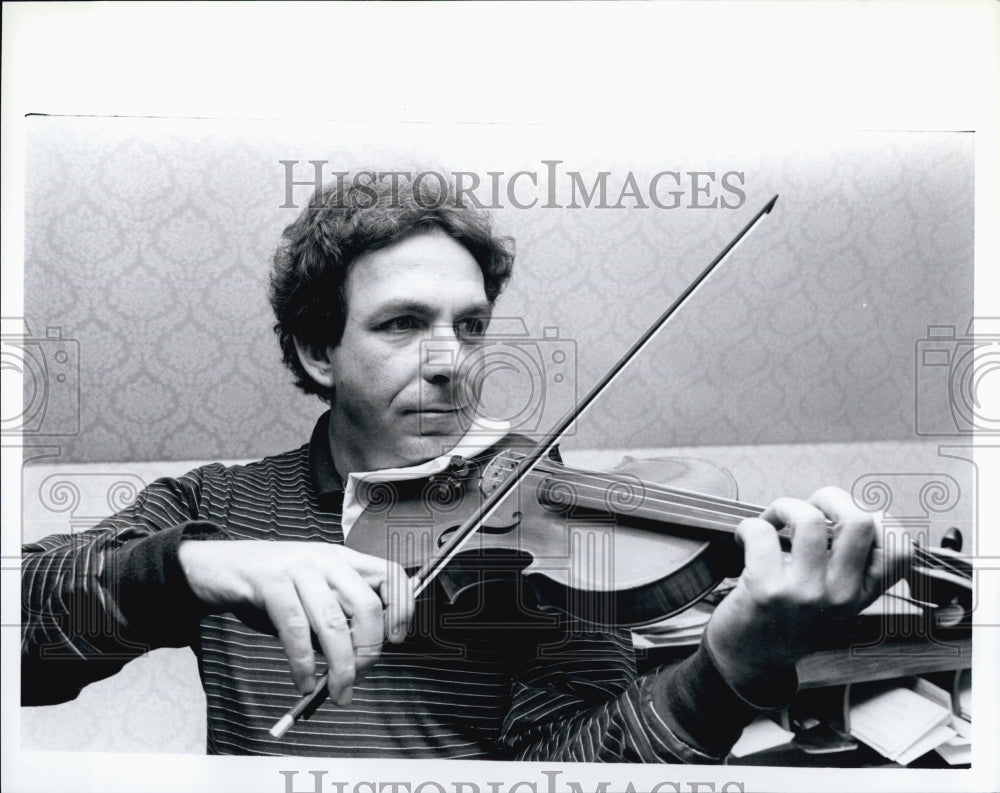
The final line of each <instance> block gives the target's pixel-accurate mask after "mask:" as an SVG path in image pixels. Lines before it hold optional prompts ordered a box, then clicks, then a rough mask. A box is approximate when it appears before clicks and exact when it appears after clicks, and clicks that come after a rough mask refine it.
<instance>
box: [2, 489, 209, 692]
mask: <svg viewBox="0 0 1000 793" xmlns="http://www.w3.org/2000/svg"><path fill="white" fill-rule="evenodd" d="M200 488H201V471H200V470H199V471H194V472H192V473H190V474H187V475H185V476H183V477H181V478H179V479H160V480H157V481H156V482H154V483H152V484H151V485H150V486H149V487H147V488H146V489H145V490H143V491H142V492H141V493H140V494H139V496H138V497H137V499H136V500H135V502H134V503H133V504H132V505H131V506H129V507H126V508H125V509H124V510H122V511H121V512H119V513H117V514H115V515H114V516H112V517H110V518H108V519H106V520H104V521H102V522H101V523H100V524H98V525H97V526H96V527H95V528H94V529H91V530H89V531H85V532H80V533H79V534H63V535H54V536H50V537H46V538H44V539H43V540H40V541H38V542H36V543H31V544H28V545H25V546H24V547H23V548H22V563H21V564H22V568H21V569H22V575H21V608H22V626H23V630H22V641H21V699H22V704H24V705H47V704H54V703H57V702H64V701H66V700H69V699H73V698H75V697H76V696H77V694H78V693H79V692H80V689H81V688H83V686H85V685H86V684H87V683H91V682H93V681H95V680H100V679H102V678H105V677H108V676H110V675H112V674H114V673H115V672H117V671H118V670H119V669H121V667H122V666H124V665H125V663H126V662H128V661H129V660H131V659H132V658H135V657H137V656H139V655H142V654H143V653H145V652H147V651H148V650H150V649H152V648H153V647H158V646H183V645H185V644H188V643H190V642H191V641H192V640H194V639H195V638H196V636H197V628H198V619H199V618H200V616H201V614H202V612H201V606H200V604H199V603H198V601H197V600H196V598H195V597H194V595H193V593H192V592H191V590H190V587H188V585H187V582H186V579H185V578H184V575H183V572H182V571H181V568H180V562H179V560H178V558H177V548H178V546H179V545H180V541H181V539H182V538H188V537H192V538H204V537H209V536H221V534H222V530H221V529H220V528H218V527H216V526H214V525H212V524H209V523H206V522H204V521H198V520H196V517H197V504H198V500H199V498H200Z"/></svg>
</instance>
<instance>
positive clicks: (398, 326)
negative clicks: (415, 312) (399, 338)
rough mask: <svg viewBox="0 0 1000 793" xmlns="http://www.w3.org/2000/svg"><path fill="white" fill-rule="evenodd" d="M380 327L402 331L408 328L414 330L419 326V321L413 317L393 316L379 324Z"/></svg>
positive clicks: (396, 331) (395, 331)
mask: <svg viewBox="0 0 1000 793" xmlns="http://www.w3.org/2000/svg"><path fill="white" fill-rule="evenodd" d="M379 327H380V328H381V329H382V330H388V331H391V332H394V333H401V332H403V331H406V330H413V329H414V328H415V327H417V321H416V319H414V318H413V317H393V318H392V319H390V320H388V321H386V322H383V323H382V324H381V325H379Z"/></svg>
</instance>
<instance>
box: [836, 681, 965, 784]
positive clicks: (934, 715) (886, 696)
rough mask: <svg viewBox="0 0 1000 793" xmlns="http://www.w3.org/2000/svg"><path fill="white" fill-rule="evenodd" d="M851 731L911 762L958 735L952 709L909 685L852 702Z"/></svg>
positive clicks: (905, 762)
mask: <svg viewBox="0 0 1000 793" xmlns="http://www.w3.org/2000/svg"><path fill="white" fill-rule="evenodd" d="M851 735H853V736H854V737H855V738H857V739H858V740H859V741H864V742H865V743H866V744H868V745H869V746H871V747H872V748H873V749H875V751H877V752H879V753H880V754H882V755H883V756H885V757H887V758H889V759H890V760H893V761H894V762H897V763H899V764H900V765H908V764H909V763H912V762H913V761H914V760H916V759H917V758H918V757H920V756H921V755H924V754H926V753H927V752H929V751H931V750H932V749H936V748H937V747H939V746H941V745H942V744H944V743H946V742H948V741H950V740H951V739H953V738H955V737H956V736H957V735H958V733H957V731H956V730H955V729H954V728H953V727H952V726H951V710H950V708H946V707H944V706H942V705H939V704H937V703H936V702H932V701H931V700H929V699H927V698H926V697H923V696H921V695H920V694H918V693H917V692H916V691H913V690H911V689H909V688H902V687H897V688H891V689H889V690H888V691H882V692H881V693H875V694H872V695H870V696H868V697H867V698H865V699H862V700H860V701H858V702H856V703H855V704H853V705H852V706H851Z"/></svg>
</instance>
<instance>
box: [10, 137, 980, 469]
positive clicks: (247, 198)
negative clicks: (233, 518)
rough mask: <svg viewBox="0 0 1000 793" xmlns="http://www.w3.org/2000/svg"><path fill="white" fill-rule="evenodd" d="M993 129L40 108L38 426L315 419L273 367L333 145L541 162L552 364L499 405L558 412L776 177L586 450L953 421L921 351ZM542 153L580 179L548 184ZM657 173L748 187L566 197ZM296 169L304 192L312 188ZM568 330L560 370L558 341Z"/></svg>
mask: <svg viewBox="0 0 1000 793" xmlns="http://www.w3.org/2000/svg"><path fill="white" fill-rule="evenodd" d="M583 137H586V138H587V140H586V141H582V140H581V138H583ZM973 137H974V136H973V135H971V134H960V133H854V134H844V135H830V136H826V137H824V138H823V139H798V140H792V141H791V142H789V141H783V142H781V143H780V144H779V143H774V142H771V143H766V144H765V143H760V144H753V145H748V146H744V147H742V148H741V149H736V148H735V147H733V146H727V145H716V144H709V143H707V142H704V141H697V140H694V141H692V140H690V139H689V140H682V141H680V142H678V143H676V144H673V143H671V141H670V138H669V136H668V135H666V134H664V135H655V134H649V133H645V134H640V133H638V132H637V133H635V135H634V140H632V139H629V138H626V137H622V136H611V135H609V136H607V137H606V138H602V137H601V136H600V135H597V134H596V133H595V134H593V135H588V136H581V135H576V134H574V131H567V130H554V131H553V130H536V129H530V128H529V129H525V128H507V127H504V126H502V125H487V126H484V127H476V126H471V125H469V126H465V127H448V128H442V127H437V126H434V125H417V124H414V125H406V126H396V127H391V128H390V127H380V126H378V125H366V124H354V125H351V124H341V125H301V124H300V125H294V126H293V125H290V124H281V125H276V124H272V123H263V122H250V121H248V122H240V123H237V122H215V121H196V120H163V119H87V118H52V117H39V118H33V119H30V124H29V136H28V144H27V168H26V185H25V194H26V205H25V206H26V210H25V262H24V286H25V320H26V321H27V324H28V329H27V331H26V332H27V333H28V336H29V338H30V339H32V340H34V344H35V347H34V349H35V351H36V352H37V353H38V354H39V355H41V356H43V357H44V356H46V355H48V357H49V366H50V369H51V371H53V372H54V371H55V370H56V369H57V367H56V365H55V363H53V361H54V360H55V358H54V353H53V350H54V349H55V342H56V339H55V336H58V335H59V334H61V336H62V340H63V342H66V341H67V340H68V341H69V342H72V343H71V344H68V345H65V349H66V350H67V355H68V356H69V357H70V360H69V362H68V363H66V364H65V366H67V367H68V371H69V372H70V375H71V376H70V378H69V380H67V381H65V382H63V383H62V386H64V388H62V389H60V387H59V384H57V383H56V382H55V381H54V380H53V382H52V383H47V384H46V387H47V388H48V389H49V390H48V391H47V394H46V395H43V396H47V400H48V401H47V404H46V405H45V408H46V410H45V412H44V416H43V417H42V418H38V419H36V425H35V426H34V427H33V428H32V432H37V434H38V435H39V436H40V437H41V436H44V437H53V438H55V439H56V440H57V441H58V443H59V445H60V447H61V454H60V459H61V460H63V461H66V462H73V461H79V462H85V461H108V460H113V461H119V462H127V461H132V460H191V459H245V458H255V457H260V456H262V455H266V454H272V453H278V452H280V451H283V450H285V449H288V448H291V447H293V446H298V445H300V444H301V443H303V442H304V441H305V440H306V439H307V438H308V433H309V431H310V428H311V426H312V423H313V421H314V420H315V417H316V416H317V415H318V414H319V413H320V412H321V411H322V410H323V405H322V404H321V403H320V402H318V401H317V400H316V399H315V398H307V397H305V396H302V395H300V394H298V393H297V392H296V391H295V389H294V388H293V387H292V385H291V377H290V375H289V374H288V373H287V372H285V370H284V369H283V368H282V366H281V365H280V355H279V351H278V347H277V344H276V341H275V339H274V335H273V333H272V331H271V324H272V321H273V320H272V317H271V315H270V309H269V306H268V304H267V300H266V285H267V272H268V267H269V264H270V260H271V257H272V255H273V252H274V249H275V247H276V245H277V243H278V241H279V238H280V234H281V230H282V229H283V228H284V226H285V225H286V224H288V223H289V222H291V221H292V220H293V219H294V217H295V216H296V214H297V211H298V210H297V209H293V208H282V206H281V205H282V204H283V203H285V199H286V195H285V191H286V184H285V179H286V167H285V166H283V165H281V161H282V160H285V161H289V160H290V161H297V163H298V164H297V165H296V166H295V169H294V177H295V178H296V179H298V180H307V179H308V178H309V177H310V175H311V173H312V167H311V166H310V165H309V164H308V161H309V160H321V161H326V164H325V165H324V173H325V175H326V176H327V178H333V177H332V174H333V172H334V171H347V170H351V169H353V168H356V167H358V166H362V165H368V164H372V163H375V164H386V165H387V166H388V167H392V168H399V169H404V170H405V169H408V168H409V169H412V170H414V171H416V170H422V169H423V168H436V169H439V170H446V171H455V170H462V171H471V172H476V173H478V174H481V175H483V178H484V179H486V178H487V177H486V174H487V173H489V172H491V171H492V172H503V173H504V174H505V178H506V179H509V177H510V176H511V175H513V174H514V173H516V172H518V171H522V170H523V171H527V172H529V173H530V174H534V176H535V179H536V181H537V184H538V185H539V186H538V187H537V188H536V187H534V186H533V185H532V184H531V182H530V179H528V178H522V179H521V180H520V182H519V184H520V186H521V187H519V189H520V190H522V192H521V193H515V196H520V197H521V199H522V200H523V199H524V197H525V196H528V197H530V196H532V195H535V196H536V197H539V196H540V198H541V200H540V201H539V202H538V205H536V207H535V208H533V209H530V210H522V209H518V208H516V206H513V205H512V204H513V202H512V201H510V200H507V199H506V198H505V199H504V200H503V201H502V203H503V205H504V206H503V208H501V209H498V210H496V211H495V212H494V213H493V214H494V217H495V220H496V222H497V225H498V226H499V227H500V228H501V229H502V230H504V231H505V232H506V233H509V234H511V235H512V236H513V237H514V238H515V239H516V241H517V248H518V261H517V264H516V266H515V272H516V275H515V279H514V281H513V283H512V284H511V286H510V287H509V288H508V290H507V292H506V293H505V294H504V295H503V296H502V297H501V300H500V303H499V304H498V310H497V313H498V315H500V316H503V317H509V318H511V319H512V321H514V322H515V323H523V327H524V328H525V329H526V330H527V334H528V335H527V336H526V337H524V339H522V340H519V341H518V342H517V344H518V345H520V352H521V353H523V354H525V355H527V356H529V357H530V356H538V362H539V371H540V372H541V374H540V380H539V381H538V382H535V383H534V384H533V385H534V387H535V391H534V392H531V393H529V396H528V397H527V398H528V399H529V401H530V399H535V400H537V401H538V404H534V403H531V404H529V403H527V402H525V403H524V404H523V405H522V404H521V402H519V400H522V401H523V400H524V399H526V397H525V396H524V395H523V394H524V392H523V389H522V386H523V385H524V382H523V381H517V380H516V379H515V380H511V381H509V382H508V381H502V380H501V381H498V382H497V383H496V386H497V389H496V393H495V396H494V397H492V399H493V400H494V402H493V405H494V406H495V407H496V408H497V409H498V410H499V411H500V412H502V411H503V410H509V411H510V415H515V413H516V415H517V416H519V417H521V416H527V418H526V419H525V421H526V422H527V424H529V425H530V426H531V427H543V426H544V425H545V423H546V422H547V421H550V420H552V419H555V418H557V417H558V415H561V413H562V412H563V411H564V410H565V409H566V408H567V407H568V406H569V405H570V404H571V403H572V402H573V400H574V399H575V398H576V397H577V396H578V395H579V394H581V393H582V392H583V391H584V390H585V389H586V388H588V387H589V386H590V385H591V384H592V383H594V382H595V381H596V380H597V379H598V378H599V377H600V375H601V374H602V373H603V371H604V370H605V369H606V368H607V367H608V366H610V365H611V364H612V363H614V361H616V360H617V358H618V356H619V355H620V354H621V353H622V352H623V351H624V350H625V349H627V348H628V346H629V345H630V344H631V343H632V341H633V340H634V339H635V338H636V337H637V336H638V335H639V333H641V332H642V330H644V329H645V327H646V326H647V325H648V324H649V323H650V322H651V321H652V320H653V319H654V318H655V317H656V316H658V314H659V313H660V311H662V309H663V307H664V306H665V305H667V304H668V303H669V302H670V300H672V299H673V298H674V297H675V296H676V295H677V294H678V293H679V292H680V290H682V289H683V287H684V285H685V284H686V283H687V282H688V281H689V280H690V279H691V278H692V277H693V276H694V275H695V274H696V273H697V272H698V271H699V270H700V269H701V268H702V267H703V266H704V265H705V264H706V263H707V262H708V261H709V260H710V259H711V258H712V257H713V256H714V255H715V254H716V252H717V251H718V250H719V249H720V248H721V247H722V245H723V244H724V243H725V242H726V241H727V240H728V239H729V238H730V237H731V236H732V235H733V234H734V233H735V232H736V230H738V229H739V228H740V227H742V225H743V224H744V223H746V222H747V220H749V218H750V217H751V216H752V214H753V213H754V212H756V211H757V209H759V208H760V207H761V206H763V205H764V204H765V203H766V202H767V200H769V199H770V197H771V196H772V195H773V194H775V193H778V194H780V198H779V201H778V204H777V206H776V207H775V211H774V212H773V213H772V215H771V216H770V217H768V218H767V219H766V220H765V222H763V223H762V224H761V226H760V227H759V228H758V229H757V230H756V231H755V232H754V234H753V235H752V236H751V237H750V238H749V239H748V240H746V241H745V242H744V244H743V245H742V246H741V247H740V248H739V250H738V252H737V254H736V255H735V256H734V257H732V259H730V260H729V261H728V262H726V263H725V265H724V266H723V269H722V271H721V272H720V273H718V274H717V275H716V276H715V277H713V279H711V280H710V281H709V282H708V283H707V284H706V285H705V286H704V287H703V288H702V289H701V290H700V291H699V293H698V294H697V295H696V296H695V298H694V300H693V302H692V303H691V305H689V306H688V307H687V308H686V309H685V310H684V311H683V312H682V313H681V314H680V315H679V316H678V317H677V319H676V321H675V322H673V323H672V324H671V326H670V327H669V328H668V329H667V331H666V332H665V333H664V335H663V336H662V338H659V339H658V340H657V341H656V342H655V343H654V345H652V347H651V348H650V349H649V350H648V352H647V354H646V355H645V356H644V357H643V358H642V359H641V360H640V361H638V362H637V363H636V364H634V365H632V366H631V367H629V369H628V370H627V371H626V373H625V375H623V378H622V379H621V380H620V381H619V382H618V383H616V385H615V386H614V388H613V389H612V390H611V391H610V392H609V393H608V394H607V395H605V397H603V398H602V400H601V402H599V403H598V405H596V406H595V408H594V409H593V410H591V411H590V412H589V413H588V414H587V416H586V420H585V421H581V422H580V423H579V426H578V427H577V428H576V431H575V434H574V435H573V436H571V437H570V438H568V439H567V440H566V442H565V443H566V445H572V446H578V447H581V448H605V447H616V448H630V447H674V446H702V445H740V446H746V445H754V444H775V443H789V444H795V443H816V442H855V441H856V442H873V441H874V442H877V441H889V440H892V441H906V440H913V439H915V438H917V437H918V434H917V433H918V431H922V430H927V429H931V430H933V429H934V428H935V427H937V428H938V429H942V428H943V431H944V432H948V431H949V430H951V431H954V430H955V419H954V417H953V416H952V414H951V412H950V406H949V399H950V397H951V394H950V391H949V388H950V386H949V384H948V382H946V380H945V379H942V378H943V377H945V375H946V374H947V373H946V372H945V373H942V372H939V371H930V370H929V369H926V368H924V367H922V365H921V362H920V361H919V360H918V356H917V351H918V347H919V345H920V343H921V341H922V340H924V339H925V338H926V336H927V333H928V326H954V327H955V335H956V338H957V339H958V340H960V339H961V337H962V336H963V334H964V333H965V331H966V326H967V324H968V322H969V320H970V318H971V314H972V294H973V289H972V245H973V177H972V174H973V146H974V139H973ZM557 161H558V163H559V164H558V165H556V166H551V165H546V164H545V163H546V162H548V163H553V162H557ZM549 168H556V169H557V170H558V174H559V176H560V178H559V179H557V180H552V181H551V182H550V181H547V176H549V175H550V171H549V170H548V169H549ZM664 170H668V171H676V172H678V173H680V174H681V175H682V177H684V178H687V177H686V175H687V174H689V173H690V172H692V171H700V172H710V173H712V174H714V177H713V179H714V180H715V181H714V182H713V189H714V191H715V192H714V193H713V196H714V197H719V196H720V195H721V197H723V198H725V199H727V200H728V201H731V202H733V203H734V204H736V203H737V201H736V199H737V198H738V195H737V194H736V193H734V192H728V193H721V194H720V193H719V181H718V180H719V179H720V178H721V176H722V175H723V174H726V173H739V174H741V177H740V179H741V181H739V182H736V184H737V186H739V187H740V188H741V190H742V192H743V193H744V194H745V200H744V201H742V202H739V204H740V205H739V207H738V208H732V209H724V208H721V207H719V206H716V208H714V209H703V208H692V207H691V206H690V204H693V203H698V202H699V201H698V199H697V197H695V196H693V194H692V189H691V187H690V184H689V185H688V187H687V190H686V193H685V195H684V196H683V199H682V205H681V206H679V207H678V208H676V209H659V208H657V207H654V206H648V208H640V207H636V206H634V203H635V202H634V201H626V202H625V203H626V204H627V206H626V207H624V208H621V209H612V208H610V207H608V208H598V207H596V206H591V207H590V208H581V209H572V208H568V205H569V204H571V203H572V202H573V193H572V189H573V184H572V182H571V180H570V179H569V178H568V177H567V176H566V174H567V172H568V171H577V172H579V173H580V174H581V175H582V176H581V178H582V179H583V180H584V181H585V182H586V184H587V185H590V184H593V183H594V181H595V179H598V178H599V174H600V173H601V172H608V173H609V174H610V176H609V177H608V184H610V185H613V186H614V187H613V190H612V191H611V192H612V198H611V199H609V204H610V203H613V202H614V197H616V196H618V195H619V191H620V189H621V185H622V184H623V183H624V182H625V180H626V178H627V177H628V176H629V175H631V176H632V178H633V179H634V182H635V184H637V185H639V186H640V188H641V189H645V187H646V186H647V185H649V183H650V180H651V179H652V177H653V176H654V175H655V174H656V173H658V172H662V171H664ZM734 178H735V177H734ZM704 179H707V177H704ZM532 191H534V192H532ZM550 191H551V192H550ZM293 192H294V196H295V202H297V203H299V204H300V205H301V204H302V203H304V202H305V201H306V200H308V195H309V188H308V187H302V186H299V187H295V188H294V190H293ZM543 204H551V205H552V207H553V208H543V206H542V205H543ZM556 205H558V206H559V208H555V206H556ZM50 328H52V329H58V330H57V331H55V336H53V334H52V333H50V331H49V329H50ZM546 329H548V330H546ZM5 333H6V330H5ZM955 343H956V344H957V343H959V342H958V341H956V342H955ZM557 349H558V350H560V351H562V353H563V355H564V357H563V358H562V359H561V360H562V363H560V364H559V367H562V368H559V367H557V366H555V365H554V364H553V363H552V360H551V358H552V353H553V351H555V350H557ZM73 356H77V359H76V360H73V359H72V358H73ZM546 356H548V357H546ZM64 357H65V356H64ZM77 372H78V378H79V390H78V396H75V395H74V392H73V388H74V381H73V377H75V376H77V375H76V373H77ZM557 374H558V375H562V377H561V378H558V382H557V378H556V375H557ZM519 405H520V406H521V408H524V409H523V410H521V412H520V413H517V412H516V411H517V410H518V409H520V408H518V406H519ZM918 408H921V409H922V410H923V413H921V416H920V419H919V421H918V416H917V413H918ZM921 423H922V426H921Z"/></svg>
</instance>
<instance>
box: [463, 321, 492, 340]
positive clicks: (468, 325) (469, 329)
mask: <svg viewBox="0 0 1000 793" xmlns="http://www.w3.org/2000/svg"><path fill="white" fill-rule="evenodd" d="M489 324H490V321H489V320H488V319H487V318H485V317H472V318H470V319H464V320H462V321H461V322H460V323H458V335H459V336H461V337H462V338H466V339H468V338H478V337H480V336H484V335H485V334H486V329H487V328H488V327H489Z"/></svg>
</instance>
